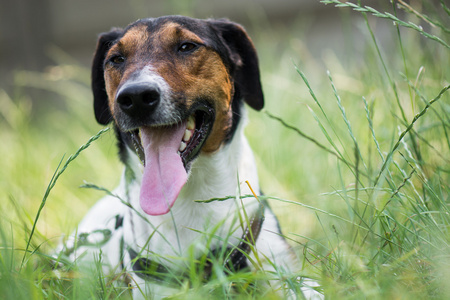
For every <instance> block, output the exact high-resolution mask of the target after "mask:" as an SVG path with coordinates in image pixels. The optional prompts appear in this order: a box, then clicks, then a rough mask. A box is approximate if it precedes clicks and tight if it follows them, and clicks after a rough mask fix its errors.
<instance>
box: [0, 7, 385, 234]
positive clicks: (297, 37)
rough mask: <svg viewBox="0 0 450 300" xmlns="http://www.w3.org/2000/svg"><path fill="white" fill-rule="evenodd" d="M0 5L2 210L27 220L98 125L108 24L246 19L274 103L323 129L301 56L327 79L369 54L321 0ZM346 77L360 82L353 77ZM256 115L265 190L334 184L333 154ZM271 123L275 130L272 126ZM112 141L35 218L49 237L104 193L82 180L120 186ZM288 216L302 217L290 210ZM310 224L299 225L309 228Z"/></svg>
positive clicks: (254, 137) (291, 192)
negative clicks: (99, 55) (173, 17)
mask: <svg viewBox="0 0 450 300" xmlns="http://www.w3.org/2000/svg"><path fill="white" fill-rule="evenodd" d="M0 11H1V12H0V14H1V17H0V21H1V24H0V28H1V35H0V44H1V45H2V46H1V48H0V50H1V53H2V55H0V68H1V73H0V74H1V81H0V82H1V86H0V89H1V95H0V99H1V108H0V111H1V117H0V122H1V123H0V124H1V128H2V130H1V133H0V135H1V139H2V140H3V142H2V143H1V145H0V147H1V148H0V149H1V150H0V151H1V152H0V154H1V157H2V159H1V160H0V164H1V165H0V170H2V171H1V173H0V174H1V175H0V176H1V177H0V179H1V180H0V182H1V188H0V193H1V194H0V195H1V196H0V197H1V199H2V202H1V203H2V207H4V209H3V211H4V212H5V211H8V212H10V213H8V214H6V216H5V217H6V218H8V219H9V221H11V222H13V223H16V222H18V220H21V219H24V222H26V223H28V222H31V220H32V219H33V217H34V215H35V212H36V211H37V208H38V207H39V205H40V202H41V199H42V196H43V193H44V191H45V188H46V187H47V184H48V182H49V181H50V179H51V177H52V175H53V173H54V171H55V169H56V167H57V165H58V163H59V162H60V160H61V158H62V157H63V155H66V156H65V158H67V156H68V155H70V154H72V153H73V152H74V151H75V150H76V149H77V148H78V147H79V146H80V145H82V144H83V143H84V142H86V141H87V139H88V138H89V137H90V136H92V135H93V134H95V133H96V132H97V131H98V130H99V129H100V128H101V127H100V126H99V125H98V124H96V122H95V120H94V118H93V112H92V103H91V102H92V96H91V94H90V88H89V80H90V78H89V72H90V70H89V67H90V61H91V59H92V53H93V51H94V49H95V44H96V39H97V35H98V34H99V33H100V32H104V31H108V30H109V29H110V28H111V27H124V26H126V25H127V24H128V23H130V22H132V21H134V20H136V19H138V18H146V17H158V16H161V15H167V14H183V15H188V16H191V17H196V18H222V17H226V18H229V19H231V20H233V21H236V22H239V23H241V24H243V25H244V26H245V28H246V29H247V30H248V32H249V34H250V36H251V37H252V39H253V40H254V43H255V45H256V48H257V50H258V53H259V56H260V64H261V73H262V81H263V88H264V92H265V97H266V108H267V109H268V110H269V111H271V112H273V113H276V114H278V113H282V114H283V117H284V118H286V120H291V121H294V122H296V123H297V125H301V127H302V130H312V131H314V130H315V132H318V131H317V129H318V128H317V126H315V125H314V124H312V123H314V121H313V119H312V118H311V115H310V114H309V113H308V111H307V109H306V106H305V105H304V103H305V101H306V102H308V101H310V100H309V96H308V93H307V90H306V89H305V86H304V85H303V84H302V82H301V79H300V77H299V76H298V74H297V73H296V70H295V68H294V64H297V65H299V66H301V67H302V70H304V71H305V72H307V73H308V76H309V78H310V79H311V81H312V82H313V84H315V85H317V86H319V85H320V82H319V81H316V82H314V78H320V77H323V78H326V77H325V76H326V73H325V71H326V70H327V69H329V68H330V67H333V68H339V69H338V70H339V71H342V70H345V69H346V68H347V67H348V66H349V65H354V63H353V62H352V60H353V59H359V60H361V59H362V54H363V51H364V44H365V43H366V42H367V41H365V40H364V38H363V36H362V33H361V32H360V30H358V26H360V25H361V24H360V22H361V17H360V16H358V15H357V14H355V15H354V17H355V20H352V21H350V20H349V19H347V18H348V17H349V15H348V14H346V13H344V14H343V15H342V14H341V13H340V12H339V11H338V10H336V9H334V8H333V7H332V6H325V5H323V4H321V3H319V2H317V1H291V0H282V1H263V0H261V1H251V0H247V1H139V0H133V1H94V2H92V1H68V0H67V1H66V0H62V1H60V0H58V1H50V0H46V1H44V0H40V1H33V0H30V1H27V0H23V1H14V2H11V3H9V4H8V6H6V4H5V3H3V4H2V9H1V10H0ZM380 26H385V25H380ZM353 33H355V34H356V35H357V36H358V38H354V37H352V35H353ZM381 33H382V35H383V39H385V37H384V36H385V35H386V34H385V33H383V32H382V31H381ZM349 39H354V41H353V42H354V43H353V42H352V43H351V44H350V43H349V42H351V41H348V40H349ZM349 63H350V64H349ZM335 70H336V69H335ZM337 79H339V81H340V82H341V78H337ZM342 82H343V83H344V84H345V85H346V86H349V85H350V86H352V84H353V83H356V84H358V81H357V80H354V79H351V78H342ZM359 84H360V85H361V83H359ZM251 119H252V122H250V124H251V126H250V127H249V128H248V135H249V138H250V140H251V142H252V144H253V147H254V148H255V152H256V153H257V158H258V162H259V165H260V170H261V176H262V181H263V185H262V186H263V188H264V191H265V192H266V193H270V194H275V195H277V196H281V197H283V196H284V197H288V198H289V199H293V200H301V201H304V202H307V203H309V202H312V203H315V202H317V201H318V195H319V194H320V193H321V192H325V191H327V190H328V188H329V186H330V184H331V183H330V182H329V179H330V177H329V176H326V174H327V173H328V169H329V168H334V167H335V166H334V164H331V165H329V163H328V160H329V158H327V157H326V155H325V156H323V157H320V156H316V155H315V156H314V157H315V158H314V159H310V157H311V154H313V153H315V152H316V150H315V149H314V146H313V145H305V142H304V141H301V140H298V139H296V137H295V135H286V132H284V131H283V128H282V127H279V126H278V124H277V123H276V122H274V121H272V120H270V119H267V118H263V117H262V116H259V115H257V114H253V113H252V114H251ZM258 119H259V121H258ZM253 121H254V122H253ZM273 127H278V130H276V131H274V132H271V131H270V130H268V128H273ZM268 133H272V134H268ZM310 134H313V133H311V131H310ZM279 148H283V151H279V150H280V149H279ZM116 151H117V150H116V147H115V141H114V137H113V134H112V133H111V132H110V133H108V134H107V135H105V136H103V137H102V139H101V140H100V142H98V143H96V144H95V145H94V146H93V147H91V148H90V149H89V150H88V151H86V152H85V153H83V154H82V155H81V156H80V157H79V158H78V159H77V160H76V161H75V162H74V163H73V165H72V166H71V168H70V169H69V170H68V171H67V173H66V174H64V175H63V176H62V177H61V179H60V182H59V183H58V184H57V185H56V187H55V189H54V190H53V191H52V194H51V196H50V198H49V201H48V202H47V204H46V207H45V209H44V210H43V215H42V217H41V218H40V220H39V223H38V228H39V230H40V232H41V233H42V234H43V235H44V236H47V237H48V238H53V237H54V238H55V239H56V238H57V237H58V236H59V235H60V234H61V233H62V232H66V233H67V232H68V231H70V230H71V229H73V228H74V226H75V224H76V223H77V222H78V221H79V219H80V218H81V217H82V216H83V215H84V214H85V212H86V210H87V209H88V208H89V207H90V206H91V205H92V204H93V203H94V202H95V201H96V199H97V198H99V197H100V196H101V194H99V193H98V192H95V191H90V190H85V189H80V188H78V186H80V185H81V184H82V183H83V181H88V182H94V183H96V184H98V185H101V186H105V187H106V188H109V189H112V188H114V187H115V185H116V184H117V183H118V180H119V176H120V173H121V165H120V163H119V162H118V160H117V158H116ZM315 173H318V174H317V175H314V176H311V174H315ZM292 174H295V175H292ZM293 187H294V188H293ZM297 213H299V214H301V212H297ZM16 214H18V215H19V216H16ZM305 218H307V219H308V218H309V217H308V216H305ZM287 219H293V220H298V219H299V218H298V217H297V215H295V214H289V216H288V217H287ZM283 220H285V219H284V218H283ZM308 220H309V219H308ZM306 224H307V222H306V223H305V226H304V227H306V228H302V231H305V234H308V230H309V229H308V227H310V226H309V225H308V226H306ZM302 227H303V226H302ZM22 235H23V233H19V234H17V235H16V237H19V236H22Z"/></svg>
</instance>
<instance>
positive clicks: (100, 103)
mask: <svg viewBox="0 0 450 300" xmlns="http://www.w3.org/2000/svg"><path fill="white" fill-rule="evenodd" d="M92 89H93V93H94V109H95V115H96V118H97V120H98V122H99V123H101V124H107V123H109V122H110V121H114V123H115V125H116V127H117V129H118V131H119V132H120V133H121V134H120V135H119V136H120V137H122V138H123V139H124V140H125V142H126V143H127V144H128V145H130V146H131V147H130V148H132V149H133V150H134V151H135V152H136V154H137V155H138V156H139V157H140V158H141V160H142V162H143V164H144V174H143V179H142V185H141V199H140V200H141V207H142V208H143V210H144V211H145V212H146V213H148V214H150V215H158V214H164V213H167V212H168V211H169V210H170V208H171V206H172V205H173V203H174V202H175V200H176V198H177V196H178V193H179V192H180V190H181V188H182V186H183V185H184V183H185V182H186V180H187V176H188V173H189V168H190V166H191V164H192V162H193V161H194V160H195V158H196V157H197V156H198V155H202V154H205V155H206V154H208V153H212V152H215V151H218V150H219V149H220V148H221V147H222V146H223V145H224V144H225V143H227V142H228V141H229V140H230V139H231V138H232V136H233V133H234V130H235V129H236V126H237V123H238V121H239V117H240V116H239V111H240V106H241V103H240V102H241V101H242V99H244V100H245V101H246V102H247V103H248V104H249V105H250V106H251V107H253V108H255V109H257V110H259V109H261V108H262V107H263V104H264V101H263V95H262V90H261V85H260V82H259V68H258V60H257V56H256V52H255V50H254V47H253V44H252V42H251V41H250V39H249V38H248V36H247V34H246V33H245V31H244V30H243V28H242V27H241V26H239V25H237V24H234V23H231V22H229V21H223V20H222V21H221V20H218V21H216V20H197V19H191V18H187V17H180V16H168V17H161V18H157V19H145V20H140V21H137V22H135V23H133V24H131V25H129V26H128V27H127V28H125V29H113V30H112V31H110V32H108V33H104V34H102V35H101V36H100V38H99V41H98V45H97V50H96V53H95V56H94V62H93V67H92Z"/></svg>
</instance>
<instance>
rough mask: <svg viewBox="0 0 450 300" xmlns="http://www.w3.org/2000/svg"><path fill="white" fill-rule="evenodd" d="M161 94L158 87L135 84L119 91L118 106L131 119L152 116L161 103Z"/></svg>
mask: <svg viewBox="0 0 450 300" xmlns="http://www.w3.org/2000/svg"><path fill="white" fill-rule="evenodd" d="M160 98H161V94H160V90H159V88H158V87H157V86H154V85H150V84H133V85H130V86H125V87H124V88H122V89H120V90H119V93H118V94H117V96H116V101H117V104H118V105H119V107H120V109H122V111H123V112H124V113H126V114H127V115H128V116H130V117H141V116H148V115H150V114H152V113H153V112H154V111H155V109H156V107H157V106H158V104H159V102H160Z"/></svg>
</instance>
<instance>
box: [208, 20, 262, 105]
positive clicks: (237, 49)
mask: <svg viewBox="0 0 450 300" xmlns="http://www.w3.org/2000/svg"><path fill="white" fill-rule="evenodd" d="M210 22H211V23H210V24H211V26H212V27H213V28H214V29H215V30H216V32H217V34H218V35H219V36H220V37H221V38H222V39H223V42H224V44H225V47H226V48H227V50H228V52H229V57H230V60H231V64H232V65H233V66H232V67H234V80H235V84H236V85H237V86H236V87H237V88H238V89H239V91H240V93H241V96H242V97H243V98H244V100H245V102H247V104H248V105H250V106H251V107H252V108H253V109H256V110H261V109H262V108H263V107H264V96H263V92H262V88H261V82H260V78H259V65H258V56H257V54H256V50H255V47H254V46H253V43H252V41H251V40H250V38H249V36H248V35H247V33H246V32H245V30H244V28H243V27H242V26H241V25H239V24H236V23H233V22H231V21H228V20H223V19H221V20H210ZM232 71H233V70H232Z"/></svg>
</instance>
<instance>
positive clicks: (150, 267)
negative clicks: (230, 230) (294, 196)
mask: <svg viewBox="0 0 450 300" xmlns="http://www.w3.org/2000/svg"><path fill="white" fill-rule="evenodd" d="M264 208H265V206H264V205H263V204H260V206H259V208H258V211H257V212H256V213H255V214H254V216H253V217H252V218H251V219H250V220H249V222H248V226H247V227H246V228H245V230H244V233H243V235H242V237H241V241H240V243H239V244H238V245H237V246H235V247H227V249H226V250H225V251H214V250H212V251H211V254H212V256H214V257H217V256H220V255H221V256H222V257H223V258H224V262H223V265H224V267H225V269H226V270H227V272H229V273H232V272H237V271H239V270H242V269H245V268H246V267H247V260H246V257H247V255H248V254H249V253H250V250H251V248H252V247H253V246H255V244H256V240H257V239H258V236H259V233H260V232H261V227H262V224H263V222H264ZM216 250H217V249H216ZM218 252H221V253H218ZM128 254H129V255H130V259H131V261H132V262H133V270H134V271H135V273H136V275H137V276H139V277H141V278H142V279H144V280H147V281H157V282H158V283H160V284H166V285H171V286H172V285H179V282H178V281H176V280H177V278H179V277H178V276H174V275H177V274H176V273H175V272H173V271H172V270H170V269H169V268H168V267H166V266H164V265H163V264H160V263H158V262H156V261H153V260H150V259H148V258H145V257H140V256H139V253H137V252H136V251H135V250H133V249H132V248H128ZM212 269H213V263H212V260H211V257H210V258H209V259H207V261H206V262H205V263H204V265H203V267H202V271H203V272H202V273H203V276H204V280H205V281H208V280H209V279H210V278H211V275H212ZM181 276H182V277H188V276H189V275H188V273H182V274H181Z"/></svg>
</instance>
